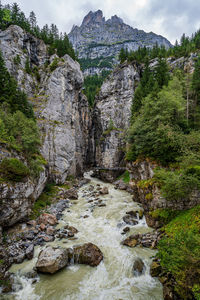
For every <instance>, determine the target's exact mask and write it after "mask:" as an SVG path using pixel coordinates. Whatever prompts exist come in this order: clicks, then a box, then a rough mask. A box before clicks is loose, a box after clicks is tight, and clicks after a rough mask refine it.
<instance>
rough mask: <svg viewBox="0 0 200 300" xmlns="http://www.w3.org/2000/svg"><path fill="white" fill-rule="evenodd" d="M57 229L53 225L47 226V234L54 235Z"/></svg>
mask: <svg viewBox="0 0 200 300" xmlns="http://www.w3.org/2000/svg"><path fill="white" fill-rule="evenodd" d="M54 233H55V229H54V228H53V227H52V226H49V227H47V229H46V234H47V235H54Z"/></svg>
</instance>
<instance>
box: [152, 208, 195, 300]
mask: <svg viewBox="0 0 200 300" xmlns="http://www.w3.org/2000/svg"><path fill="white" fill-rule="evenodd" d="M164 231H165V236H164V237H163V238H162V239H161V240H160V242H159V245H158V254H157V256H158V257H159V258H160V260H161V261H160V263H161V266H162V267H163V269H164V270H166V271H168V272H169V271H170V273H171V274H172V275H173V277H174V278H175V280H176V282H177V285H176V286H175V290H176V291H177V292H178V294H179V295H180V296H181V297H182V299H185V300H186V299H187V300H188V299H197V300H199V299H200V236H199V232H200V206H197V207H195V208H192V209H190V210H188V211H183V212H179V214H178V216H177V217H175V218H174V219H172V221H170V222H169V223H168V224H167V225H166V226H165V227H164Z"/></svg>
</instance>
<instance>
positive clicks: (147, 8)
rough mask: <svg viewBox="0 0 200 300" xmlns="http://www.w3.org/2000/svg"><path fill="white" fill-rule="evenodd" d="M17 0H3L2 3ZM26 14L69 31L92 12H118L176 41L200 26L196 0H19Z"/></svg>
mask: <svg viewBox="0 0 200 300" xmlns="http://www.w3.org/2000/svg"><path fill="white" fill-rule="evenodd" d="M12 2H14V1H10V0H8V1H6V0H2V4H8V3H12ZM17 3H18V4H19V6H20V7H21V9H22V10H23V11H24V12H25V14H26V16H28V15H29V13H30V11H32V10H33V11H34V12H35V13H36V16H37V20H38V24H39V25H40V26H43V25H44V24H46V23H47V24H49V25H50V24H51V23H54V24H56V25H57V27H58V28H59V29H60V31H62V32H64V31H66V32H69V31H70V30H71V28H72V26H73V24H76V25H80V24H81V22H82V20H83V18H84V16H85V15H86V14H87V13H88V12H89V11H90V10H92V11H95V10H98V9H101V10H102V11H103V13H104V16H105V17H106V19H108V18H110V17H111V16H113V15H115V14H116V15H118V16H119V17H120V18H122V19H123V20H124V21H125V22H126V23H127V24H129V25H131V26H133V27H134V28H136V27H137V28H138V29H143V30H145V31H147V32H150V31H153V32H155V33H157V34H161V35H163V36H165V37H167V38H168V39H169V40H170V41H172V42H175V40H176V39H180V37H181V35H182V33H186V34H187V35H191V34H192V33H193V32H195V31H196V30H197V29H199V27H200V19H199V15H200V5H199V3H198V1H197V0H167V1H161V0H104V1H102V0H42V1H41V0H33V1H31V2H30V1H27V0H17Z"/></svg>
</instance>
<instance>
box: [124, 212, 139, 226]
mask: <svg viewBox="0 0 200 300" xmlns="http://www.w3.org/2000/svg"><path fill="white" fill-rule="evenodd" d="M123 221H124V222H125V223H126V224H129V225H131V226H134V225H137V224H138V221H136V220H135V219H134V217H133V216H131V215H126V216H124V217H123Z"/></svg>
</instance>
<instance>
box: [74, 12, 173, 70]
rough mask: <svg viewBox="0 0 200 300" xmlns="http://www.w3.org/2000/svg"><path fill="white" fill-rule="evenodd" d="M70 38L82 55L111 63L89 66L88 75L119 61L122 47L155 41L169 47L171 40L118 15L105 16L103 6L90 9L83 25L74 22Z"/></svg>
mask: <svg viewBox="0 0 200 300" xmlns="http://www.w3.org/2000/svg"><path fill="white" fill-rule="evenodd" d="M69 40H70V42H71V43H72V44H73V46H74V49H75V50H76V51H77V52H78V53H79V58H87V59H88V58H89V59H91V60H92V59H96V58H99V60H100V62H103V61H104V59H105V58H106V59H107V61H108V60H109V62H110V66H109V65H108V66H107V67H98V66H96V67H89V68H87V69H86V70H85V72H84V73H85V75H92V74H95V73H98V74H99V73H100V72H101V71H102V70H110V69H111V68H112V65H113V64H116V63H117V59H116V57H117V56H118V54H119V52H120V50H121V48H124V49H126V48H127V49H128V50H129V51H130V50H137V49H138V47H142V46H147V47H153V45H155V44H156V43H157V44H158V45H160V46H161V45H164V46H165V47H167V48H169V47H170V46H171V44H170V42H169V41H168V40H167V39H166V38H164V37H162V36H160V35H156V34H155V33H153V32H150V33H146V32H144V31H143V30H138V29H136V28H135V29H133V28H132V27H131V26H129V25H127V24H125V23H124V22H123V20H122V19H120V18H119V17H117V16H116V15H115V16H112V17H111V19H109V20H105V18H104V17H103V13H102V11H101V10H98V11H96V12H91V11H90V12H89V13H88V14H87V15H86V16H85V18H84V20H83V22H82V24H81V26H80V27H78V26H73V28H72V30H71V32H70V33H69Z"/></svg>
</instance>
